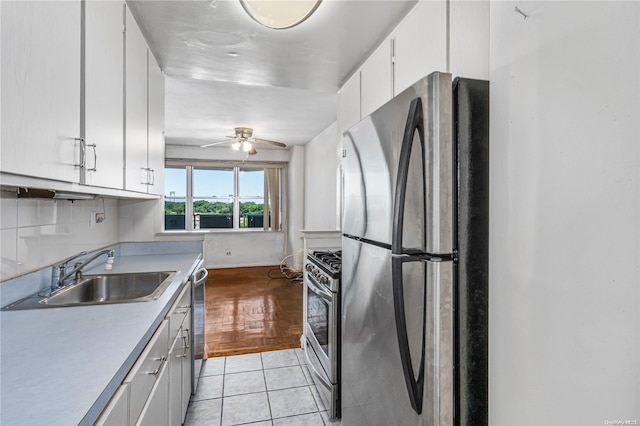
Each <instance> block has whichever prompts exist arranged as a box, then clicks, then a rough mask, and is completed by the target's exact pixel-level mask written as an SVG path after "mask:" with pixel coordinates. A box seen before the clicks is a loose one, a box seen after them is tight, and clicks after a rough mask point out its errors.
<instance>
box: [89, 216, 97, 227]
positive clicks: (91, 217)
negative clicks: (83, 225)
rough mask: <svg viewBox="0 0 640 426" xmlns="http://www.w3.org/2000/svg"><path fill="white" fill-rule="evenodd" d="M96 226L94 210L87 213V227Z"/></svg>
mask: <svg viewBox="0 0 640 426" xmlns="http://www.w3.org/2000/svg"><path fill="white" fill-rule="evenodd" d="M95 227H96V212H91V214H90V215H89V228H91V229H93V228H95Z"/></svg>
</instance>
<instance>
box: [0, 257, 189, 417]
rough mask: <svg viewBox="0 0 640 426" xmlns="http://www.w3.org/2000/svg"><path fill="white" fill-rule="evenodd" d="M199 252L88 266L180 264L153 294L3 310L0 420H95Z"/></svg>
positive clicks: (132, 268) (140, 268)
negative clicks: (141, 297)
mask: <svg viewBox="0 0 640 426" xmlns="http://www.w3.org/2000/svg"><path fill="white" fill-rule="evenodd" d="M200 258H201V256H200V253H194V252H191V253H180V254H150V255H137V256H136V255H127V256H121V257H117V258H116V259H115V263H114V266H113V269H112V270H111V271H103V267H102V265H104V263H103V262H97V263H98V266H97V267H94V268H91V269H89V270H88V271H86V273H87V275H88V274H90V273H103V272H105V273H122V272H152V271H180V272H179V273H178V274H176V275H175V276H174V278H173V281H172V283H171V284H170V285H169V287H168V288H167V289H166V291H165V292H164V293H163V294H162V296H161V297H160V298H158V299H157V300H154V301H149V302H139V303H122V304H108V305H92V306H82V307H80V306H79V307H67V308H48V309H32V310H23V311H3V312H0V330H1V346H0V356H1V360H0V385H1V386H0V390H1V393H0V401H1V405H0V410H1V411H0V423H1V424H6V425H29V426H34V425H64V426H67V425H76V424H93V423H94V421H95V420H96V419H97V417H98V416H99V415H100V413H101V412H102V410H103V409H104V407H105V406H106V404H107V403H108V402H109V400H110V398H111V396H112V395H113V393H114V392H115V391H116V390H117V388H118V386H119V385H120V384H121V382H122V380H123V379H124V378H125V376H126V374H127V373H128V371H129V370H130V369H131V367H132V365H133V363H134V362H135V360H136V359H137V358H138V356H139V355H140V353H141V352H142V350H143V349H144V346H145V345H146V344H147V342H148V341H149V339H150V338H151V336H152V335H153V333H154V332H155V330H156V328H157V327H158V325H159V324H160V322H161V321H162V320H163V319H164V316H165V315H166V313H167V311H168V310H169V308H170V307H171V304H172V303H173V301H174V300H175V299H176V298H177V296H178V293H179V290H180V289H181V288H182V286H183V283H184V282H185V281H186V280H187V279H188V277H189V272H191V271H192V270H193V269H194V268H195V267H196V265H197V262H198V261H199V259H200Z"/></svg>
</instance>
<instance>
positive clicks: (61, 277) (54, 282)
mask: <svg viewBox="0 0 640 426" xmlns="http://www.w3.org/2000/svg"><path fill="white" fill-rule="evenodd" d="M85 254H87V252H86V251H82V252H80V253H78V254H76V255H73V256H71V257H69V258H67V259H64V260H63V261H61V262H60V263H58V264H57V265H54V266H53V268H52V270H51V292H54V291H57V290H59V289H60V288H62V287H64V286H65V282H66V281H67V280H68V279H69V277H71V276H72V275H76V274H77V277H76V278H78V279H80V278H81V277H82V269H83V268H84V267H85V266H87V265H88V264H89V263H91V262H93V261H94V260H96V259H97V258H98V257H100V256H102V255H103V254H106V255H107V263H106V265H105V269H111V267H112V265H113V260H114V252H113V250H101V251H99V252H97V253H96V254H94V255H93V256H91V257H90V258H88V259H85V260H84V261H82V262H78V263H76V264H75V265H74V266H73V269H71V270H70V271H69V272H67V264H68V263H69V262H71V261H72V260H74V259H77V258H78V257H80V256H84V255H85Z"/></svg>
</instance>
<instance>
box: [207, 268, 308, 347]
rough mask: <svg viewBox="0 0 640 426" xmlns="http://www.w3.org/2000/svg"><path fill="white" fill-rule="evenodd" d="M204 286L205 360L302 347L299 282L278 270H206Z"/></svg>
mask: <svg viewBox="0 0 640 426" xmlns="http://www.w3.org/2000/svg"><path fill="white" fill-rule="evenodd" d="M271 277H273V278H271ZM206 286H207V287H206V320H205V341H206V344H207V353H208V356H209V357H215V356H226V355H238V354H245V353H253V352H262V351H268V350H277V349H288V348H297V347H300V336H301V335H302V282H301V281H291V280H289V279H286V278H285V277H284V276H283V275H282V274H281V272H280V269H279V267H278V266H266V267H252V268H228V269H210V270H209V278H208V279H207V284H206Z"/></svg>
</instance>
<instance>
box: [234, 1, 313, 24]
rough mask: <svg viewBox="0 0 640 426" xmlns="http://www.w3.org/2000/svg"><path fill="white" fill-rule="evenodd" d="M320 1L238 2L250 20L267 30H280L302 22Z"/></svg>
mask: <svg viewBox="0 0 640 426" xmlns="http://www.w3.org/2000/svg"><path fill="white" fill-rule="evenodd" d="M321 1H322V0H290V1H282V0H240V4H241V5H242V7H243V8H244V10H245V11H246V12H247V14H248V15H249V16H251V18H253V19H254V20H255V21H256V22H258V23H259V24H262V25H264V26H265V27H268V28H273V29H276V30H282V29H286V28H291V27H295V26H296V25H298V24H300V23H302V22H304V21H305V20H306V19H307V18H308V17H309V16H311V14H313V12H315V10H316V9H317V8H318V6H319V5H320V2H321Z"/></svg>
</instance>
